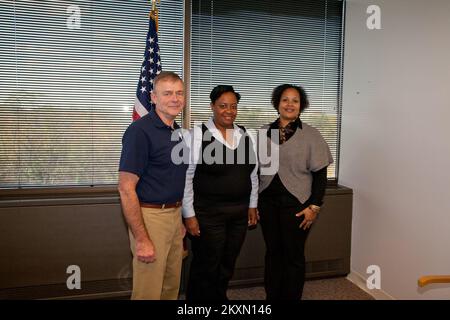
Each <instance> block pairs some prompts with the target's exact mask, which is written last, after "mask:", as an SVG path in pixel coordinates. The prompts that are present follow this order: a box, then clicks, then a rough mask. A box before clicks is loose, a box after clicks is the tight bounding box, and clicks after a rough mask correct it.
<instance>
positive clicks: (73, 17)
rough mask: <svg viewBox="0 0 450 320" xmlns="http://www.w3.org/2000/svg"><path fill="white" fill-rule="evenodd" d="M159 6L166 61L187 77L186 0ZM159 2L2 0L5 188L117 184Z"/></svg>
mask: <svg viewBox="0 0 450 320" xmlns="http://www.w3.org/2000/svg"><path fill="white" fill-rule="evenodd" d="M159 8H160V18H159V22H160V23H159V45H160V50H161V60H162V68H163V70H171V71H175V72H177V73H178V74H180V75H181V74H182V67H183V66H182V64H183V1H182V0H164V1H161V4H160V5H159ZM150 9H151V4H150V2H148V1H144V0H133V1H120V0H95V1H87V0H86V1H49V0H46V1H41V0H39V1H31V0H28V1H25V0H16V1H1V2H0V146H1V147H0V148H1V152H0V188H21V187H47V186H62V185H64V186H80V185H83V186H85V185H101V184H113V183H114V184H115V183H117V170H118V162H119V157H120V150H121V138H122V134H123V132H124V130H125V129H126V127H127V126H128V125H129V124H130V122H131V112H132V108H133V103H134V97H135V91H136V86H137V83H138V80H139V75H140V67H141V62H142V57H143V54H144V50H145V38H146V34H147V30H148V16H149V12H150ZM77 15H78V18H79V19H77ZM77 21H78V22H79V23H78V25H77V23H76V22H77Z"/></svg>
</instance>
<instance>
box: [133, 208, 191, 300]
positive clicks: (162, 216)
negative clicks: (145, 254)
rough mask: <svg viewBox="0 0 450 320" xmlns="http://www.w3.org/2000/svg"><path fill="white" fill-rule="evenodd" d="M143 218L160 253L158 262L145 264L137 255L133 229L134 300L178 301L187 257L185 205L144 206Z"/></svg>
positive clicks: (157, 256)
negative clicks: (184, 222)
mask: <svg viewBox="0 0 450 320" xmlns="http://www.w3.org/2000/svg"><path fill="white" fill-rule="evenodd" d="M141 210H142V217H143V220H144V224H145V227H146V229H147V232H148V235H149V236H150V239H151V240H152V241H153V245H154V246H155V252H156V261H155V262H153V263H144V262H141V261H138V259H137V258H136V255H135V239H134V237H133V234H132V233H131V231H130V232H129V235H130V247H131V252H132V253H133V292H132V295H131V299H132V300H176V299H178V291H179V288H180V279H181V265H182V259H183V238H182V236H181V223H182V222H181V208H170V209H153V208H141Z"/></svg>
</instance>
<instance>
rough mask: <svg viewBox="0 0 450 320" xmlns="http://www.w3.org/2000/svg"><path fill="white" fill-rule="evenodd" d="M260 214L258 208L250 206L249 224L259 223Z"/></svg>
mask: <svg viewBox="0 0 450 320" xmlns="http://www.w3.org/2000/svg"><path fill="white" fill-rule="evenodd" d="M258 220H259V215H258V211H257V209H256V208H248V226H254V225H256V224H257V223H258Z"/></svg>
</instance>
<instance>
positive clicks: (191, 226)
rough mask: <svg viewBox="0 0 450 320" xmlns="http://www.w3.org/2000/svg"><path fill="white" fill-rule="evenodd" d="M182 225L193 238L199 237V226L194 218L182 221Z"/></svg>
mask: <svg viewBox="0 0 450 320" xmlns="http://www.w3.org/2000/svg"><path fill="white" fill-rule="evenodd" d="M184 224H185V226H186V230H187V232H189V234H190V235H192V236H194V237H199V236H200V226H199V224H198V220H197V218H196V217H195V216H194V217H190V218H186V219H184Z"/></svg>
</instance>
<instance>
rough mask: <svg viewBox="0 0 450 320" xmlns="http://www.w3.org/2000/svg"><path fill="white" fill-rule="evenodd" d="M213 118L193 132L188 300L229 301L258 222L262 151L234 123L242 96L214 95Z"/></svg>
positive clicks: (229, 91)
mask: <svg viewBox="0 0 450 320" xmlns="http://www.w3.org/2000/svg"><path fill="white" fill-rule="evenodd" d="M210 98H211V109H212V111H213V117H212V118H211V119H209V121H207V122H206V123H203V124H202V125H201V126H197V127H194V129H192V130H191V135H190V141H189V142H188V143H189V144H190V147H191V160H192V162H191V164H190V165H189V168H188V171H187V174H186V187H185V192H184V199H183V217H184V218H185V225H186V229H187V231H188V233H189V237H190V239H191V248H192V253H193V258H192V262H191V266H190V274H189V282H188V286H187V290H186V299H187V300H190V301H199V300H213V301H218V300H227V295H226V291H227V287H228V282H229V280H230V279H231V277H232V275H233V271H234V266H235V263H236V259H237V257H238V255H239V252H240V250H241V247H242V244H243V242H244V239H245V235H246V232H247V227H248V226H249V225H255V224H256V223H257V214H256V206H257V197H258V176H257V161H256V153H255V150H254V147H253V143H252V140H251V139H250V136H249V135H248V134H247V132H246V130H245V128H244V127H241V126H237V125H235V124H234V120H235V119H236V116H237V107H238V102H239V99H240V95H239V93H237V92H235V91H234V89H233V87H232V86H225V85H220V86H217V87H215V88H214V89H213V90H212V92H211V94H210Z"/></svg>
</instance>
